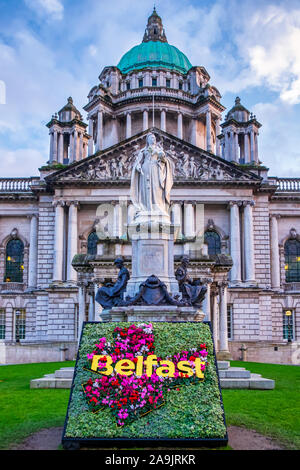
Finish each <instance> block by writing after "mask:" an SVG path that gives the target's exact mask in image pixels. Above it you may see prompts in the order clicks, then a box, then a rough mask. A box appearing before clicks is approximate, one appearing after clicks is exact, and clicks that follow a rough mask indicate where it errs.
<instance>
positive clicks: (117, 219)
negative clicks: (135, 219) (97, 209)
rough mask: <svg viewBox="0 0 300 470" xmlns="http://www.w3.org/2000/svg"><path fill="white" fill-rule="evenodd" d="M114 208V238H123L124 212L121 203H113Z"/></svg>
mask: <svg viewBox="0 0 300 470" xmlns="http://www.w3.org/2000/svg"><path fill="white" fill-rule="evenodd" d="M112 204H113V206H114V226H113V236H114V237H121V236H122V210H121V206H120V204H119V203H116V202H114V201H113V202H112Z"/></svg>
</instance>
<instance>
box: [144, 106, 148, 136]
mask: <svg viewBox="0 0 300 470" xmlns="http://www.w3.org/2000/svg"><path fill="white" fill-rule="evenodd" d="M148 128H149V118H148V110H147V109H144V111H143V131H146V130H147V129H148Z"/></svg>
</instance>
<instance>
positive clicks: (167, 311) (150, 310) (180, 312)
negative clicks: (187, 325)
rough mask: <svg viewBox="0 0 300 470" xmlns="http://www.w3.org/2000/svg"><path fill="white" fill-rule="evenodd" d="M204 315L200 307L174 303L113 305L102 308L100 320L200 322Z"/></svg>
mask: <svg viewBox="0 0 300 470" xmlns="http://www.w3.org/2000/svg"><path fill="white" fill-rule="evenodd" d="M204 317H205V314H204V312H203V311H202V310H201V309H196V308H195V307H178V306H175V305H159V306H155V305H134V306H130V307H113V308H112V309H110V310H103V311H102V313H101V318H102V321H115V322H118V321H129V322H139V321H141V322H151V321H165V322H174V321H197V322H202V321H203V319H204Z"/></svg>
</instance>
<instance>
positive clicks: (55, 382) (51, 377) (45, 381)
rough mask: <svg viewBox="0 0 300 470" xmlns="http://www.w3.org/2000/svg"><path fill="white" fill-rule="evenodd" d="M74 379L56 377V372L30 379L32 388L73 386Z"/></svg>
mask: <svg viewBox="0 0 300 470" xmlns="http://www.w3.org/2000/svg"><path fill="white" fill-rule="evenodd" d="M71 385H72V379H60V378H56V377H55V374H47V375H45V376H44V377H42V378H41V379H34V380H31V381H30V388H71Z"/></svg>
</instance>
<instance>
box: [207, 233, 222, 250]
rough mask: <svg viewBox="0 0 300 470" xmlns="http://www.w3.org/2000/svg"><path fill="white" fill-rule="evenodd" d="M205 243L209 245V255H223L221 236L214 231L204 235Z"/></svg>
mask: <svg viewBox="0 0 300 470" xmlns="http://www.w3.org/2000/svg"><path fill="white" fill-rule="evenodd" d="M204 242H205V243H206V244H207V245H208V254H209V255H217V254H218V253H221V239H220V235H219V234H218V233H217V232H215V231H214V230H207V231H206V232H205V234H204Z"/></svg>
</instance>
